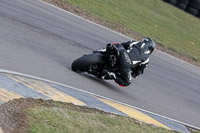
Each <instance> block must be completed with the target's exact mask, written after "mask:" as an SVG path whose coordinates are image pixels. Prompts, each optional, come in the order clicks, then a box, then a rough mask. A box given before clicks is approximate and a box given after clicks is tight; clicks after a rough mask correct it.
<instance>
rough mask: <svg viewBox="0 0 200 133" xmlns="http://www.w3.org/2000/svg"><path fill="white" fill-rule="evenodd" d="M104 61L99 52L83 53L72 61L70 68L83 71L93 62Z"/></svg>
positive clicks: (99, 62) (101, 62) (100, 62)
mask: <svg viewBox="0 0 200 133" xmlns="http://www.w3.org/2000/svg"><path fill="white" fill-rule="evenodd" d="M104 63H105V62H104V56H103V55H102V54H100V53H94V54H88V55H84V56H82V57H80V58H78V59H76V60H74V61H73V62H72V65H71V68H72V70H73V71H75V72H78V73H81V72H85V71H86V68H88V67H89V66H90V65H94V64H101V65H103V64H104Z"/></svg>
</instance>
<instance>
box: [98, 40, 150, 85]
mask: <svg viewBox="0 0 200 133" xmlns="http://www.w3.org/2000/svg"><path fill="white" fill-rule="evenodd" d="M114 45H116V46H119V45H121V46H123V49H120V56H119V57H118V65H119V73H114V74H113V73H112V72H108V74H110V75H112V77H114V80H115V82H116V83H118V84H119V85H120V86H128V85H130V84H131V75H132V76H133V77H134V78H136V77H137V76H139V75H140V74H143V71H144V69H145V68H146V67H147V65H148V63H149V58H150V51H149V50H148V49H147V48H145V45H144V44H142V43H141V42H137V41H135V40H131V41H128V42H123V43H121V44H118V43H115V44H114ZM100 51H101V50H100ZM102 51H105V49H102Z"/></svg>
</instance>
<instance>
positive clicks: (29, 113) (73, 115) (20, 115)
mask: <svg viewBox="0 0 200 133" xmlns="http://www.w3.org/2000/svg"><path fill="white" fill-rule="evenodd" d="M0 126H1V128H2V130H3V132H4V133H102V132H104V133H113V132H117V133H134V132H136V133H173V132H175V131H171V130H167V129H164V128H161V127H156V126H154V125H150V124H145V123H143V122H140V121H138V120H135V119H132V118H129V117H124V116H119V115H115V114H112V113H106V112H104V111H101V110H98V109H95V108H88V107H86V106H77V105H73V104H69V103H63V102H56V101H52V100H42V99H32V98H20V99H15V100H11V101H9V102H7V103H4V104H1V105H0ZM188 129H189V130H190V131H191V132H192V133H200V131H198V130H194V129H191V128H188Z"/></svg>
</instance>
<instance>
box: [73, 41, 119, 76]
mask: <svg viewBox="0 0 200 133" xmlns="http://www.w3.org/2000/svg"><path fill="white" fill-rule="evenodd" d="M120 49H123V46H121V45H118V44H110V43H109V44H107V46H106V52H99V51H94V52H93V53H92V54H85V55H83V56H82V57H79V58H78V59H76V60H74V61H73V62H72V65H71V68H72V70H73V71H75V72H77V73H83V72H87V73H88V74H92V75H94V76H96V77H97V78H102V76H104V74H105V72H113V73H118V72H119V67H118V66H119V65H118V63H119V61H118V60H119V56H120ZM103 79H105V80H109V79H114V77H113V76H104V78H103Z"/></svg>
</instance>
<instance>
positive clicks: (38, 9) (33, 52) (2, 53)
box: [0, 0, 200, 127]
mask: <svg viewBox="0 0 200 133" xmlns="http://www.w3.org/2000/svg"><path fill="white" fill-rule="evenodd" d="M0 26H1V29H0V69H6V70H12V71H16V72H20V73H25V74H29V75H33V76H37V77H41V78H44V79H48V80H52V81H56V82H59V83H62V84H67V85H70V86H73V87H76V88H80V89H83V90H86V91H89V92H93V93H96V94H99V95H102V96H106V97H109V98H112V99H114V100H117V101H121V102H123V103H127V104H130V105H133V106H137V107H139V108H143V109H145V110H149V111H151V112H154V113H157V114H160V115H163V116H166V117H169V118H173V119H176V120H178V121H181V122H184V123H188V124H191V125H194V126H197V127H200V122H199V121H200V115H199V113H200V97H199V95H200V69H199V68H197V67H195V66H193V65H190V64H188V63H185V62H183V61H180V60H178V59H176V58H174V57H171V56H168V55H166V54H164V53H162V52H159V51H157V50H156V51H155V52H154V54H153V55H152V57H151V59H150V64H149V67H147V69H146V70H145V73H144V75H142V76H140V77H139V78H137V79H133V80H132V84H131V85H130V86H129V87H125V88H122V87H120V86H118V85H117V84H115V83H114V82H113V81H102V80H99V79H96V78H95V77H93V76H90V75H87V74H77V73H75V72H73V71H72V70H71V68H70V66H71V63H72V61H73V60H74V59H76V58H77V57H80V56H82V55H83V54H85V53H91V50H95V49H100V48H102V47H105V44H106V43H108V42H111V43H112V42H123V41H128V40H129V38H127V37H125V36H122V35H120V34H118V33H116V32H112V31H111V30H108V29H106V28H103V27H101V26H98V25H96V24H94V23H91V22H88V21H86V20H84V19H81V18H80V17H76V16H74V15H72V14H70V13H67V12H64V11H62V10H59V9H57V8H55V7H52V6H49V5H48V4H45V3H43V2H41V1H37V0H35V1H32V0H1V1H0Z"/></svg>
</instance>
